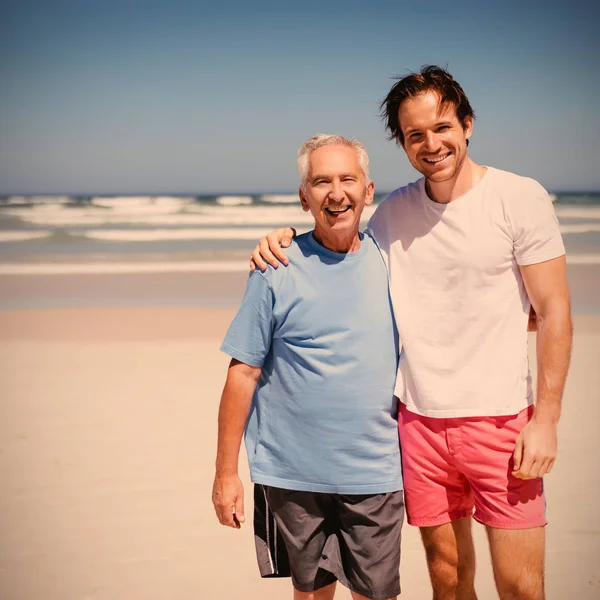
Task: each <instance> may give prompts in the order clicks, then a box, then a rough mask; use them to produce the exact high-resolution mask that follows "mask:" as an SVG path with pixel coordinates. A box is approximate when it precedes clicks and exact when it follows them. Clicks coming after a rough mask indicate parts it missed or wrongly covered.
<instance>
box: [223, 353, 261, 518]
mask: <svg viewBox="0 0 600 600" xmlns="http://www.w3.org/2000/svg"><path fill="white" fill-rule="evenodd" d="M261 370H262V369H261V367H252V366H250V365H247V364H245V363H242V362H240V361H239V360H236V359H235V358H234V359H232V360H231V362H230V363H229V369H228V371H227V380H226V381H225V387H224V388H223V394H222V395H221V404H220V406H219V437H218V443H217V461H216V473H215V481H214V484H213V493H212V501H213V505H214V507H215V512H216V513H217V517H218V518H219V521H220V522H221V524H222V525H227V526H228V527H235V528H236V529H239V528H240V527H241V524H242V523H243V522H244V521H245V520H246V517H245V515H244V488H243V486H242V482H241V480H240V478H239V476H238V457H239V453H240V446H241V443H242V436H243V434H244V429H245V427H246V422H247V421H248V415H249V414H250V407H251V406H252V397H253V395H254V390H255V388H256V383H257V382H258V379H259V377H260V373H261Z"/></svg>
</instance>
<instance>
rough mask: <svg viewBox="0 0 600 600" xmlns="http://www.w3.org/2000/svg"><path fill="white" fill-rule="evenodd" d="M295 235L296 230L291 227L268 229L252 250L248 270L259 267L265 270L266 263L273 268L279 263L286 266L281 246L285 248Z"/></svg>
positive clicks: (286, 260)
mask: <svg viewBox="0 0 600 600" xmlns="http://www.w3.org/2000/svg"><path fill="white" fill-rule="evenodd" d="M295 237H296V230H295V229H294V228H293V227H281V228H280V229H275V230H273V231H269V233H267V235H266V236H265V237H263V238H260V240H259V242H258V244H256V247H255V248H254V250H253V251H252V256H251V257H250V270H251V271H254V270H256V269H260V270H261V271H265V270H266V268H267V263H269V264H270V265H271V266H272V267H273V268H275V269H276V268H277V267H278V266H279V263H282V264H283V265H285V266H286V267H287V265H288V263H289V261H288V258H287V256H286V255H285V252H284V251H283V250H282V248H287V247H288V246H289V245H290V244H291V243H292V240H293V239H294V238H295Z"/></svg>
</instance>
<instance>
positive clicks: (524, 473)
mask: <svg viewBox="0 0 600 600" xmlns="http://www.w3.org/2000/svg"><path fill="white" fill-rule="evenodd" d="M557 447H558V443H557V435H556V423H552V422H544V423H538V422H537V421H536V420H535V416H534V417H533V418H532V419H531V421H529V423H527V425H525V427H523V430H522V431H521V433H520V434H519V437H518V438H517V444H516V446H515V451H514V453H513V459H514V469H513V472H512V474H513V476H514V477H518V478H519V479H536V478H537V477H543V476H544V475H547V474H548V473H550V471H551V470H552V466H553V465H554V461H555V459H556V452H557Z"/></svg>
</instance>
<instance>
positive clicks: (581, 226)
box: [560, 223, 600, 235]
mask: <svg viewBox="0 0 600 600" xmlns="http://www.w3.org/2000/svg"><path fill="white" fill-rule="evenodd" d="M594 231H600V223H577V224H574V225H561V226H560V232H561V233H562V234H565V235H566V234H569V233H592V232H594Z"/></svg>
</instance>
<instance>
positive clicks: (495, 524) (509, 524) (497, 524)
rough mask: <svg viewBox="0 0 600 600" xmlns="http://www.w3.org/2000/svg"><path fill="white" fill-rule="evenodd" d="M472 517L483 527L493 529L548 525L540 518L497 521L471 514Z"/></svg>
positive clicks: (531, 527)
mask: <svg viewBox="0 0 600 600" xmlns="http://www.w3.org/2000/svg"><path fill="white" fill-rule="evenodd" d="M473 518H474V519H475V520H476V521H477V522H478V523H481V524H482V525H484V526H485V527H492V528H493V529H509V530H516V529H537V528H538V527H545V526H546V525H548V521H547V520H546V519H540V520H539V521H498V520H494V519H486V520H484V519H482V518H481V517H479V518H478V517H477V516H476V515H473Z"/></svg>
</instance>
